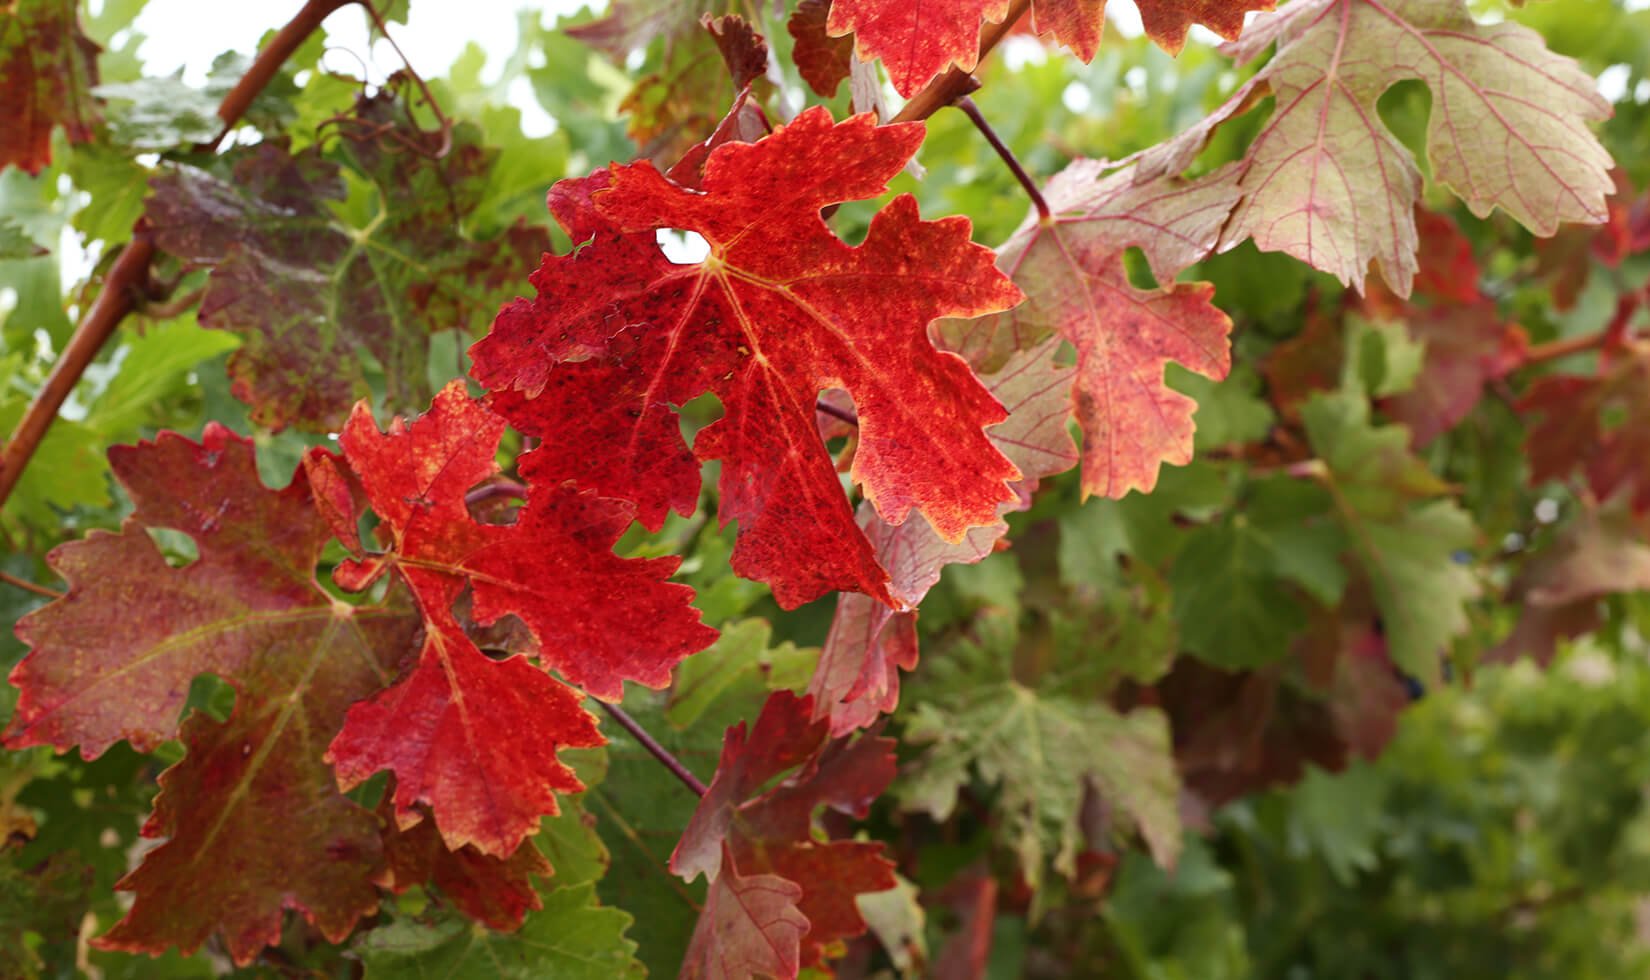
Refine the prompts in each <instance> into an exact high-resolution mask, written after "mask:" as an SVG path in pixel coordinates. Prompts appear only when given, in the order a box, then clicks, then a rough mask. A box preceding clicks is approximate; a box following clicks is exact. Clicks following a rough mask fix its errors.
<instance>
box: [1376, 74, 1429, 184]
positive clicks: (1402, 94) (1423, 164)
mask: <svg viewBox="0 0 1650 980" xmlns="http://www.w3.org/2000/svg"><path fill="white" fill-rule="evenodd" d="M1375 110H1376V111H1377V112H1379V113H1380V114H1381V122H1384V123H1386V128H1387V129H1390V130H1392V135H1393V136H1396V137H1397V138H1398V142H1400V143H1402V144H1404V147H1405V148H1406V149H1408V150H1409V152H1410V155H1412V156H1413V157H1415V162H1416V164H1417V165H1419V166H1420V168H1421V170H1422V172H1423V173H1426V172H1427V171H1428V170H1429V169H1430V168H1429V167H1428V166H1427V154H1426V147H1427V119H1428V118H1429V117H1430V116H1431V115H1432V91H1431V90H1430V89H1428V88H1427V87H1426V84H1425V83H1423V82H1419V81H1417V80H1415V79H1413V78H1410V79H1405V80H1404V81H1401V82H1399V83H1397V84H1396V85H1393V86H1392V87H1391V88H1389V89H1387V90H1386V91H1385V92H1383V93H1381V98H1380V100H1379V101H1377V102H1376V103H1375Z"/></svg>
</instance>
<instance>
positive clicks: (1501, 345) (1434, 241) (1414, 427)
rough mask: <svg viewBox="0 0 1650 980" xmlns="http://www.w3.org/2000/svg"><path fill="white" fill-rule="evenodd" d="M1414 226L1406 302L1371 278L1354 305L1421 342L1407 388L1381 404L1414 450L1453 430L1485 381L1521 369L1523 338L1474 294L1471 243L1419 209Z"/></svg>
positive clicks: (1493, 307) (1478, 293)
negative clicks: (1414, 261)
mask: <svg viewBox="0 0 1650 980" xmlns="http://www.w3.org/2000/svg"><path fill="white" fill-rule="evenodd" d="M1415 222H1416V227H1417V228H1418V229H1419V231H1420V234H1421V239H1420V252H1419V255H1418V258H1419V259H1420V272H1419V273H1418V274H1417V276H1416V278H1415V296H1414V298H1413V301H1406V300H1404V299H1401V298H1399V297H1397V296H1394V295H1393V294H1392V293H1391V291H1390V290H1388V289H1387V288H1386V285H1385V283H1384V282H1382V281H1381V280H1380V279H1376V280H1374V281H1372V282H1371V283H1370V284H1369V291H1368V295H1367V296H1365V297H1364V298H1363V300H1362V302H1361V303H1358V304H1356V306H1357V308H1359V309H1361V310H1362V311H1363V312H1365V313H1368V314H1369V315H1372V316H1389V317H1394V318H1397V319H1400V320H1403V321H1404V325H1405V327H1406V329H1407V331H1408V333H1409V335H1410V337H1411V338H1413V339H1415V340H1418V341H1421V342H1422V343H1424V344H1425V345H1426V353H1425V357H1424V359H1423V361H1422V363H1421V373H1420V375H1419V376H1418V377H1417V378H1416V379H1415V385H1414V387H1413V388H1411V389H1410V390H1409V391H1406V392H1403V393H1401V394H1398V395H1395V396H1393V397H1390V398H1387V399H1385V400H1384V401H1383V403H1382V407H1383V408H1384V409H1385V411H1386V413H1387V414H1388V415H1390V416H1391V417H1392V418H1393V419H1394V420H1396V421H1399V422H1402V423H1403V424H1404V425H1406V426H1408V427H1409V430H1410V438H1411V440H1412V441H1413V444H1414V445H1415V446H1417V447H1419V446H1425V445H1426V444H1427V443H1429V442H1431V441H1432V440H1433V439H1436V438H1437V437H1438V436H1440V435H1442V434H1443V433H1445V432H1448V431H1449V430H1450V429H1453V428H1454V427H1455V425H1456V423H1458V422H1460V421H1461V420H1462V419H1464V418H1466V417H1467V415H1468V414H1469V413H1470V412H1471V411H1472V409H1473V406H1475V405H1477V404H1478V402H1479V400H1480V399H1481V398H1482V397H1483V395H1484V386H1485V385H1486V384H1487V383H1489V382H1490V381H1493V380H1495V379H1497V378H1501V377H1504V376H1505V375H1506V374H1507V372H1509V371H1511V370H1512V369H1513V368H1516V367H1518V366H1519V365H1520V364H1522V363H1523V353H1524V348H1525V346H1526V341H1525V337H1524V331H1523V330H1521V329H1520V328H1519V327H1517V326H1516V325H1514V324H1510V323H1508V322H1506V321H1505V320H1504V319H1502V317H1501V313H1500V311H1499V310H1498V309H1497V308H1496V304H1495V301H1494V300H1493V299H1491V298H1490V297H1488V296H1486V295H1484V293H1483V292H1482V291H1481V290H1480V289H1479V286H1478V280H1479V276H1480V273H1479V268H1478V263H1477V261H1476V260H1475V259H1474V258H1473V255H1472V244H1471V243H1470V242H1468V241H1467V239H1466V236H1465V235H1462V234H1461V232H1460V230H1459V229H1458V228H1456V227H1455V223H1454V222H1453V221H1451V220H1449V219H1448V218H1446V217H1444V216H1443V215H1440V214H1434V213H1432V212H1430V211H1422V210H1417V211H1416V213H1415Z"/></svg>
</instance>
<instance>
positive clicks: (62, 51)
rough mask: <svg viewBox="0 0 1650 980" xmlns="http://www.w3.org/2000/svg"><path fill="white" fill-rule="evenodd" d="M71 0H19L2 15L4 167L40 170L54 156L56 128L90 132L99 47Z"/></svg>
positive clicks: (74, 136) (80, 138) (85, 136)
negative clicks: (53, 129)
mask: <svg viewBox="0 0 1650 980" xmlns="http://www.w3.org/2000/svg"><path fill="white" fill-rule="evenodd" d="M76 6H77V4H75V3H74V2H73V0H18V2H16V3H12V4H9V5H8V8H9V9H8V10H7V11H6V15H5V17H4V18H3V19H0V170H4V169H5V168H6V166H7V165H8V164H13V163H15V164H17V166H19V167H21V168H22V169H23V170H24V171H25V172H27V173H30V174H38V173H39V172H40V171H41V170H43V169H45V167H46V165H47V164H49V163H51V162H52V127H53V126H57V125H61V126H62V127H63V131H64V134H65V135H66V136H68V138H69V142H71V143H84V142H86V141H88V140H90V139H91V138H92V126H93V124H94V123H96V122H97V107H96V106H95V104H94V103H93V101H92V88H93V87H94V86H95V85H97V54H98V46H97V45H96V44H93V43H92V40H91V39H90V38H88V37H87V36H86V35H85V34H84V33H83V32H82V31H81V29H80V18H79V16H78V15H77V14H76V13H75V8H76Z"/></svg>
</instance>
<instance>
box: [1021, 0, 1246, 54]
mask: <svg viewBox="0 0 1650 980" xmlns="http://www.w3.org/2000/svg"><path fill="white" fill-rule="evenodd" d="M1135 5H1136V6H1137V7H1139V8H1140V23H1141V26H1142V27H1144V28H1145V29H1146V36H1147V37H1149V38H1151V39H1152V40H1153V41H1155V42H1157V45H1158V46H1159V47H1161V48H1162V49H1163V50H1165V51H1167V52H1169V53H1170V54H1178V53H1179V52H1180V49H1181V48H1182V47H1183V46H1184V45H1185V43H1186V32H1187V31H1189V30H1190V29H1191V27H1192V25H1193V24H1202V25H1203V26H1205V27H1207V28H1209V29H1210V30H1212V31H1214V32H1215V33H1216V34H1219V35H1220V36H1221V37H1223V38H1225V39H1226V40H1228V41H1235V40H1237V37H1238V35H1239V34H1241V33H1243V21H1244V14H1246V13H1248V12H1249V11H1251V10H1271V9H1272V7H1273V5H1274V4H1273V0H1136V4H1135ZM1105 16H1106V0H1032V4H1031V20H1032V25H1033V28H1034V29H1035V30H1036V32H1037V33H1038V34H1041V35H1045V36H1046V35H1051V34H1052V35H1053V36H1054V39H1055V40H1057V41H1059V42H1060V43H1061V44H1064V45H1065V46H1066V47H1068V48H1070V49H1071V50H1072V52H1073V53H1075V54H1076V55H1077V57H1079V58H1081V59H1083V61H1085V62H1087V61H1091V60H1093V58H1094V56H1095V54H1096V53H1097V52H1098V51H1099V49H1100V34H1101V28H1102V27H1103V26H1104V25H1105Z"/></svg>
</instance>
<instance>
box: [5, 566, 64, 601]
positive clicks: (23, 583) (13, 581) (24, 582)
mask: <svg viewBox="0 0 1650 980" xmlns="http://www.w3.org/2000/svg"><path fill="white" fill-rule="evenodd" d="M0 582H4V583H6V584H7V585H11V586H15V587H17V588H19V589H22V590H24V591H25V592H33V593H34V594H35V595H43V596H45V597H46V598H48V599H61V598H63V593H62V592H59V591H57V590H56V589H48V588H46V587H45V586H44V585H36V584H34V583H33V582H30V581H29V580H28V579H26V578H18V577H17V576H16V575H13V574H11V573H10V572H0Z"/></svg>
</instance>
